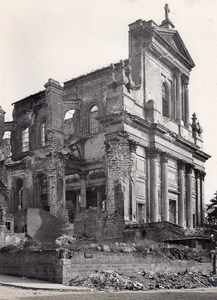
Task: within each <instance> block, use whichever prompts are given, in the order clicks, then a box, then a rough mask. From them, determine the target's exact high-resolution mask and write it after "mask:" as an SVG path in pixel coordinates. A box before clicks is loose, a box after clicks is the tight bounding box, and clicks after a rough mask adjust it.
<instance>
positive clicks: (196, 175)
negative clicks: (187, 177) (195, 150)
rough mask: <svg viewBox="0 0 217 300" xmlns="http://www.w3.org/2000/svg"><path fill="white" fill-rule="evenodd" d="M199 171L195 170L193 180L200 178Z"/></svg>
mask: <svg viewBox="0 0 217 300" xmlns="http://www.w3.org/2000/svg"><path fill="white" fill-rule="evenodd" d="M200 172H201V171H200V170H198V169H195V178H196V179H199V178H200Z"/></svg>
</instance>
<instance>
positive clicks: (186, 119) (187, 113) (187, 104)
mask: <svg viewBox="0 0 217 300" xmlns="http://www.w3.org/2000/svg"><path fill="white" fill-rule="evenodd" d="M188 84H189V78H188V77H186V78H185V79H184V101H185V121H184V123H185V126H186V127H187V128H188V127H189V90H188Z"/></svg>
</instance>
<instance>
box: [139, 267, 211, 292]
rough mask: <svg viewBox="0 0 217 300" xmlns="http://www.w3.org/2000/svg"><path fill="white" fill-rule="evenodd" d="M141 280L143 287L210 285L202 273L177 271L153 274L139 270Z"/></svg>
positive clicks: (208, 279) (207, 278)
mask: <svg viewBox="0 0 217 300" xmlns="http://www.w3.org/2000/svg"><path fill="white" fill-rule="evenodd" d="M139 275H141V276H143V277H144V279H143V280H141V282H142V283H143V285H144V288H145V289H187V288H188V289H192V288H202V287H209V286H211V283H210V278H209V276H208V275H206V274H203V273H196V272H188V271H187V270H186V271H184V272H178V273H173V274H165V273H163V274H158V273H156V274H154V273H152V272H150V273H146V272H141V273H140V274H139Z"/></svg>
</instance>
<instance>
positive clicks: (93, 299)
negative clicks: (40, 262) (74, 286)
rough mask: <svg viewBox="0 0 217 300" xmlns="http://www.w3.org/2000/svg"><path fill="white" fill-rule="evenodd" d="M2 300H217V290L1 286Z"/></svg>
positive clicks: (0, 296) (0, 294)
mask: <svg viewBox="0 0 217 300" xmlns="http://www.w3.org/2000/svg"><path fill="white" fill-rule="evenodd" d="M0 299H1V300H3V299H5V300H8V299H11V300H12V299H15V300H17V299H23V300H174V299H175V300H204V299H209V300H217V288H206V289H195V290H175V291H174V290H173V291H148V292H127V293H126V292H123V293H122V292H119V293H112V292H107V293H105V292H90V293H87V292H86V293H79V292H77V293H72V292H61V291H44V290H31V289H21V288H13V287H6V286H0Z"/></svg>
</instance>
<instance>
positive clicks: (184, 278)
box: [69, 270, 211, 291]
mask: <svg viewBox="0 0 217 300" xmlns="http://www.w3.org/2000/svg"><path fill="white" fill-rule="evenodd" d="M69 285H73V286H84V287H89V288H94V289H96V290H106V289H114V290H116V291H118V290H119V291H121V290H134V291H138V290H157V289H192V288H204V287H209V286H211V283H210V278H209V276H207V275H206V274H203V273H195V272H188V271H187V270H186V271H184V272H179V273H174V274H166V273H163V274H158V273H156V274H155V273H153V272H150V273H146V272H141V273H139V274H138V275H132V276H130V277H127V276H123V275H122V274H118V273H117V272H116V271H113V270H105V271H99V272H98V271H96V272H95V273H91V274H88V275H77V276H76V277H74V278H73V279H72V280H71V281H70V282H69Z"/></svg>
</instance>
